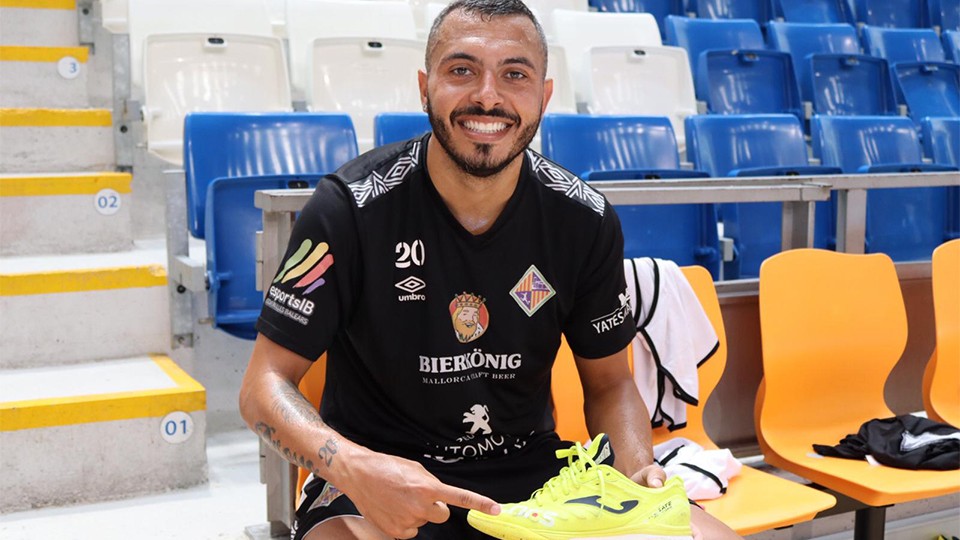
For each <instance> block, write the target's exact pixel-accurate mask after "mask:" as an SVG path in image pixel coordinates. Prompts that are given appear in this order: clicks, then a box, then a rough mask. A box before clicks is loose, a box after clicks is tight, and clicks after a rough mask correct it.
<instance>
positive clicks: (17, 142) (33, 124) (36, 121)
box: [0, 108, 114, 173]
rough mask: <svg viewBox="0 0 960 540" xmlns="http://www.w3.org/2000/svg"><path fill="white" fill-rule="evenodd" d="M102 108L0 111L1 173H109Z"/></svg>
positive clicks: (107, 123) (108, 124)
mask: <svg viewBox="0 0 960 540" xmlns="http://www.w3.org/2000/svg"><path fill="white" fill-rule="evenodd" d="M112 130H113V120H112V115H111V113H110V111H109V110H106V109H17V108H6V109H0V173H27V172H39V171H51V172H77V171H102V170H111V169H113V163H114V152H113V131H112Z"/></svg>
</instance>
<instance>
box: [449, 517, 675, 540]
mask: <svg viewBox="0 0 960 540" xmlns="http://www.w3.org/2000/svg"><path fill="white" fill-rule="evenodd" d="M467 521H468V522H469V523H470V525H472V526H473V528H475V529H477V530H479V531H480V532H482V533H485V534H489V535H490V536H492V537H494V538H499V539H500V540H559V539H563V540H693V536H690V535H685V536H664V535H662V534H614V535H610V536H576V533H568V534H566V535H564V533H552V534H551V535H550V536H543V535H542V534H539V533H536V532H534V531H531V530H528V529H524V528H523V527H520V526H517V525H513V524H511V523H501V522H497V523H495V524H494V523H489V522H486V521H482V520H481V519H476V518H474V517H473V516H472V515H468V516H467Z"/></svg>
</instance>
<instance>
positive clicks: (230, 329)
mask: <svg viewBox="0 0 960 540" xmlns="http://www.w3.org/2000/svg"><path fill="white" fill-rule="evenodd" d="M321 178H322V176H320V175H309V176H308V175H282V176H252V177H247V178H218V179H216V180H214V181H213V183H211V184H210V186H209V188H208V190H207V200H208V204H207V208H206V219H205V225H206V234H205V236H206V241H207V278H208V281H209V284H210V288H209V290H208V291H207V297H208V306H209V314H210V317H211V319H212V320H213V325H214V327H216V328H219V329H221V330H223V331H225V332H227V333H229V334H231V335H233V336H236V337H239V338H242V339H251V340H252V339H255V338H256V337H257V331H256V329H255V328H254V324H255V323H256V321H257V318H258V317H259V315H260V309H261V308H262V307H263V293H262V292H261V291H258V290H257V272H256V269H257V249H256V238H257V231H259V230H261V229H263V218H262V212H261V210H260V209H259V208H257V207H256V206H254V202H253V199H254V193H256V192H257V191H258V190H262V189H294V188H301V189H303V188H313V187H316V185H317V182H319V181H320V179H321Z"/></svg>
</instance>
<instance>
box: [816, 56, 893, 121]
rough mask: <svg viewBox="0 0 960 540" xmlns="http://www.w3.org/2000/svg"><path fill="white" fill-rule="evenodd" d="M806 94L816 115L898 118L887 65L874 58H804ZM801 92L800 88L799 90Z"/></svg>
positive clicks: (882, 60) (884, 61)
mask: <svg viewBox="0 0 960 540" xmlns="http://www.w3.org/2000/svg"><path fill="white" fill-rule="evenodd" d="M805 64H806V66H807V67H806V68H805V69H804V73H806V74H808V75H809V80H808V81H807V84H806V87H807V88H806V91H807V93H808V94H809V99H810V101H811V102H812V104H813V111H814V113H816V114H829V115H884V114H897V101H896V100H897V98H896V95H895V93H894V90H893V85H892V84H891V79H890V70H889V69H888V67H887V61H886V60H884V59H883V58H875V57H873V56H866V55H862V54H858V55H852V54H851V55H843V54H817V55H812V56H810V57H809V58H807V61H806V62H805ZM801 88H803V86H801Z"/></svg>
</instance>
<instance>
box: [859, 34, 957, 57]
mask: <svg viewBox="0 0 960 540" xmlns="http://www.w3.org/2000/svg"><path fill="white" fill-rule="evenodd" d="M863 49H864V51H866V53H867V54H869V55H871V56H877V57H879V58H886V60H887V62H890V64H896V63H898V62H943V61H944V60H945V57H944V55H943V44H942V43H941V42H940V38H939V37H937V33H936V32H934V31H933V30H932V29H930V28H881V27H876V26H865V27H863Z"/></svg>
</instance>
